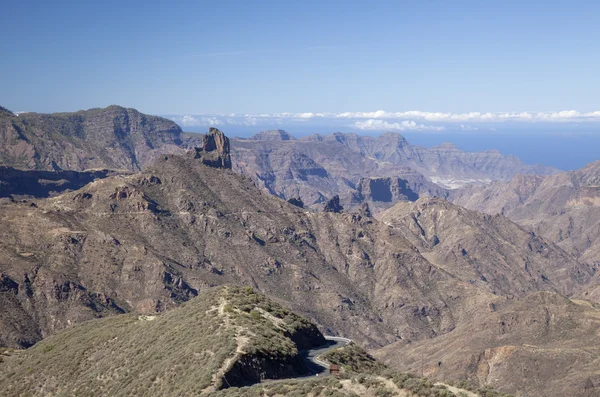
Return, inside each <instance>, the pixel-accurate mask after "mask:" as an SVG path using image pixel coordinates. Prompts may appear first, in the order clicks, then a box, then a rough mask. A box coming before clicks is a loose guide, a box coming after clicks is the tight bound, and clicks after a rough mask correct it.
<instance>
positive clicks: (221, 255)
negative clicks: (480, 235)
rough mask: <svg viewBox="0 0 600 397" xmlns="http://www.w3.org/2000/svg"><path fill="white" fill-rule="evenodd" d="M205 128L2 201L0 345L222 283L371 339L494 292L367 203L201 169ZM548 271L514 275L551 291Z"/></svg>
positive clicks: (475, 304) (414, 331) (168, 303)
mask: <svg viewBox="0 0 600 397" xmlns="http://www.w3.org/2000/svg"><path fill="white" fill-rule="evenodd" d="M206 139H207V142H208V143H207V145H208V146H207V147H205V148H204V149H203V150H194V151H191V152H190V153H188V154H187V155H185V156H179V155H163V156H162V157H161V158H160V159H159V160H158V161H157V163H156V164H155V165H154V166H150V167H147V168H146V170H145V171H144V172H142V173H139V174H133V175H117V176H114V177H109V178H105V179H99V180H96V181H94V182H92V183H90V184H89V185H86V186H85V187H84V188H82V189H80V190H78V191H74V192H70V193H66V194H62V195H60V196H57V197H54V198H50V199H41V200H35V201H34V202H19V203H5V204H3V206H2V211H0V225H2V227H1V228H0V230H1V239H0V258H1V261H0V266H1V267H0V272H1V274H2V280H3V284H2V285H3V287H2V292H1V299H2V300H3V307H6V308H10V309H8V310H5V311H3V313H2V315H3V318H2V322H1V323H0V324H1V328H0V329H1V330H2V331H1V333H0V335H1V336H2V338H1V340H2V343H3V344H5V345H8V346H27V345H30V344H32V343H33V342H35V341H37V340H39V339H40V338H41V337H44V336H47V335H49V334H52V333H53V332H55V331H56V330H58V329H61V328H65V327H67V326H69V325H70V324H73V323H76V322H81V321H83V320H87V319H90V318H94V317H101V316H105V315H107V314H113V313H120V312H130V311H136V312H141V313H154V312H156V311H163V310H166V309H169V308H172V307H174V306H176V305H177V304H178V303H180V302H183V301H187V300H189V299H190V298H192V297H193V296H195V295H197V294H198V292H199V291H201V290H203V289H206V288H209V287H210V286H213V285H219V284H225V283H235V284H244V285H252V286H254V287H256V288H257V289H259V290H260V291H263V292H265V293H266V294H268V295H269V296H272V297H274V298H276V299H278V300H279V301H282V302H286V303H288V304H289V305H290V306H291V307H292V308H294V309H295V310H297V311H298V312H300V313H303V314H306V315H308V316H309V317H311V318H312V319H313V320H314V321H316V322H317V324H319V325H320V326H321V327H322V329H324V330H328V332H337V333H341V334H343V335H349V336H351V337H353V338H354V339H356V340H357V341H360V342H361V343H365V344H367V345H371V346H376V345H383V344H386V343H389V342H392V341H394V340H397V339H406V340H415V339H421V338H428V337H433V336H436V335H440V334H444V333H446V332H448V331H450V330H452V329H453V328H455V327H456V326H457V325H458V324H460V323H462V322H464V321H468V319H470V318H471V317H472V316H473V314H474V313H477V312H478V311H481V310H487V308H488V307H489V305H490V303H493V302H495V301H496V300H498V299H500V300H502V299H504V298H503V297H502V296H501V295H496V294H494V293H493V292H494V291H501V288H500V286H497V287H496V286H494V287H486V288H482V287H481V286H480V285H477V284H473V283H472V282H470V279H466V278H465V277H463V275H462V274H460V273H458V272H455V273H452V272H450V271H449V269H446V268H443V267H441V266H439V265H436V264H435V263H431V262H430V261H428V260H427V259H426V257H424V256H423V255H421V253H420V252H419V248H417V247H416V246H415V245H413V244H412V243H411V242H410V241H409V240H408V239H407V237H406V236H405V235H404V233H403V232H402V231H401V230H398V229H395V228H390V227H389V226H388V225H386V224H384V223H382V222H379V221H377V220H376V219H374V218H372V217H370V216H369V213H368V210H367V209H363V211H362V212H357V213H335V212H312V211H307V210H304V209H302V208H299V207H297V206H294V205H291V204H288V203H287V202H285V201H284V200H281V199H279V198H277V197H274V196H272V195H268V194H266V193H263V192H261V191H260V190H259V189H258V188H257V187H256V186H254V184H253V182H252V181H250V180H249V179H248V178H246V177H243V176H239V175H237V174H236V173H234V172H233V171H232V170H229V169H227V168H215V167H214V165H215V163H214V162H215V161H216V165H219V164H221V165H223V164H225V163H226V160H225V159H226V158H227V153H226V151H224V150H225V148H226V147H227V139H226V138H225V137H224V136H223V135H222V133H221V132H220V131H217V130H212V131H211V133H210V134H209V136H208V138H206ZM211 142H215V143H216V142H220V144H218V145H217V144H215V145H214V146H210V145H212V143H211ZM209 146H210V147H211V148H213V150H210V149H208V147H209ZM207 159H208V160H209V161H208V163H209V166H207ZM32 204H33V205H32ZM548 252H550V253H551V255H550V256H549V259H547V262H551V261H552V260H554V259H556V260H557V261H563V260H564V257H563V256H560V255H559V254H557V253H556V250H555V249H554V247H552V246H550V247H548V248H546V249H545V250H538V251H534V252H531V250H530V249H529V248H526V252H524V253H523V255H524V256H529V257H536V256H540V257H545V256H548ZM532 260H533V259H532ZM536 260H540V261H541V260H542V259H536ZM515 266H517V265H515ZM519 266H520V265H519ZM552 266H554V268H556V267H558V265H557V264H556V263H552ZM570 266H571V265H567V266H566V267H568V268H569V269H570ZM518 274H519V275H520V273H518ZM509 276H510V275H509ZM509 276H507V277H509ZM536 276H537V275H536ZM553 276H554V275H553V274H551V273H548V275H547V277H548V279H549V281H548V282H547V283H546V284H545V283H544V282H542V281H539V282H538V283H537V284H536V283H534V282H529V283H526V282H524V284H527V285H529V287H528V288H530V289H535V288H543V289H545V288H550V289H552V290H554V289H555V286H554V284H553V283H554V280H553V279H552V278H553ZM532 277H533V276H532ZM494 282H495V280H494V279H491V281H490V284H492V285H493V283H494ZM517 291H519V288H518V287H515V291H514V292H511V293H512V294H517ZM497 293H498V292H497Z"/></svg>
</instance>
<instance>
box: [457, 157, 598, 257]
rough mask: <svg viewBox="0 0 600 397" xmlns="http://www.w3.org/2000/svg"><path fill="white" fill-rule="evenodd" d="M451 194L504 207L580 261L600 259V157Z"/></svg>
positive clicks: (493, 208)
mask: <svg viewBox="0 0 600 397" xmlns="http://www.w3.org/2000/svg"><path fill="white" fill-rule="evenodd" d="M450 199H451V200H452V201H453V202H454V203H456V204H458V205H461V206H464V207H467V208H471V209H475V210H478V211H483V212H487V213H503V214H504V215H506V216H507V217H508V218H510V219H512V220H514V221H515V222H517V223H519V224H521V225H524V226H527V227H531V228H532V229H533V230H534V231H535V232H536V233H538V234H541V235H543V236H544V237H546V238H548V239H550V240H552V241H554V242H556V243H557V244H558V245H559V246H560V247H562V248H564V249H565V250H566V251H568V252H571V253H573V254H574V255H576V256H578V257H579V258H580V260H581V261H583V262H588V263H590V264H595V265H597V264H600V248H599V247H600V245H599V244H598V241H600V161H597V162H594V163H591V164H588V165H587V166H586V167H584V168H582V169H580V170H576V171H570V172H565V173H560V174H557V175H552V176H548V177H545V178H541V177H535V176H516V177H515V178H514V179H513V180H511V181H510V182H508V183H494V184H491V185H490V186H486V187H468V188H465V189H460V190H457V191H454V192H452V195H451V198H450Z"/></svg>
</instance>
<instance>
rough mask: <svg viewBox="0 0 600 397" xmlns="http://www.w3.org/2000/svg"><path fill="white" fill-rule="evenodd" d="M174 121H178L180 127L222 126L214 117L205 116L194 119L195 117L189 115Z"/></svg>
mask: <svg viewBox="0 0 600 397" xmlns="http://www.w3.org/2000/svg"><path fill="white" fill-rule="evenodd" d="M174 120H175V121H179V122H180V123H181V125H183V126H185V127H191V126H200V125H208V126H215V125H223V122H222V121H221V120H219V119H218V118H216V117H205V116H201V117H196V116H192V115H189V114H186V115H185V116H182V117H180V118H179V119H177V118H175V119H174Z"/></svg>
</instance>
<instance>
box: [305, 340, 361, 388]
mask: <svg viewBox="0 0 600 397" xmlns="http://www.w3.org/2000/svg"><path fill="white" fill-rule="evenodd" d="M325 339H326V340H327V344H325V345H323V346H320V347H317V348H315V349H310V350H305V351H302V352H301V354H302V358H304V360H305V361H306V366H307V367H308V369H309V370H310V371H311V373H312V375H309V376H305V377H303V378H308V377H312V376H319V375H321V374H323V375H325V376H326V375H329V372H328V369H329V364H328V363H326V362H325V361H323V360H320V359H319V356H321V355H323V354H325V353H327V352H328V351H330V350H333V349H337V348H340V347H344V346H346V345H347V344H349V343H351V342H352V340H351V339H348V338H341V337H338V336H328V335H325Z"/></svg>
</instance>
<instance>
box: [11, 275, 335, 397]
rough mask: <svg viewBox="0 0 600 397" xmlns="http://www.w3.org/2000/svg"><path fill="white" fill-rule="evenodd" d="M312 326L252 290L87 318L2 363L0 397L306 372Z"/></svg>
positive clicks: (186, 391)
mask: <svg viewBox="0 0 600 397" xmlns="http://www.w3.org/2000/svg"><path fill="white" fill-rule="evenodd" d="M324 343H325V339H324V338H323V335H321V333H320V332H319V331H318V330H317V328H316V327H315V325H313V324H311V323H310V322H308V321H307V320H306V319H304V318H302V317H299V316H297V315H295V314H294V313H291V312H290V311H289V310H288V309H286V308H284V307H281V306H280V305H278V304H276V303H274V302H272V301H269V300H268V299H266V298H265V297H264V296H262V295H259V294H256V293H255V292H253V291H252V289H251V288H242V287H220V288H213V289H209V290H207V291H205V292H203V293H201V294H200V295H199V296H198V297H196V298H194V299H192V300H190V301H189V302H187V304H186V305H185V306H180V307H179V308H177V309H174V310H171V311H169V312H167V313H163V314H161V315H154V316H144V315H119V316H113V317H110V318H105V319H100V320H92V321H89V322H86V323H83V324H81V325H78V326H75V327H72V328H69V329H68V330H65V331H63V332H61V333H58V334H57V335H55V336H51V337H48V338H47V339H45V340H43V341H42V342H40V343H38V344H36V345H35V346H34V347H32V348H30V349H28V350H26V351H22V352H16V354H14V355H13V356H10V357H7V358H6V359H5V361H4V362H3V363H0V389H1V390H2V395H3V396H19V395H31V396H37V395H39V396H47V395H54V396H72V395H86V396H105V395H111V396H133V395H135V396H143V395H147V396H172V395H199V394H207V393H209V392H211V391H215V390H217V389H221V388H226V387H233V386H243V385H248V384H254V383H257V382H260V381H261V380H263V379H277V378H284V377H297V376H301V375H305V374H307V371H308V370H307V368H306V365H305V362H304V360H303V359H302V357H301V355H300V349H309V348H312V347H317V346H320V345H323V344H324Z"/></svg>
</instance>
